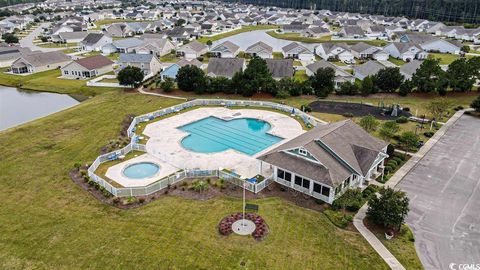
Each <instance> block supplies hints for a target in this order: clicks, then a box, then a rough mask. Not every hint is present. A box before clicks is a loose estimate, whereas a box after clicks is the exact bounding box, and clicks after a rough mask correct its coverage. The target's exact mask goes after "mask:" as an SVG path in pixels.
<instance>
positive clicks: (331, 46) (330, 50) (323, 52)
mask: <svg viewBox="0 0 480 270" xmlns="http://www.w3.org/2000/svg"><path fill="white" fill-rule="evenodd" d="M315 53H316V54H317V55H318V56H320V57H321V58H322V59H324V60H340V61H342V62H344V63H347V64H353V63H355V59H354V56H353V53H352V51H351V49H350V46H348V45H347V44H346V43H336V42H325V43H321V44H320V45H318V46H317V47H315Z"/></svg>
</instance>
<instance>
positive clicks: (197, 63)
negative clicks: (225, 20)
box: [176, 59, 202, 67]
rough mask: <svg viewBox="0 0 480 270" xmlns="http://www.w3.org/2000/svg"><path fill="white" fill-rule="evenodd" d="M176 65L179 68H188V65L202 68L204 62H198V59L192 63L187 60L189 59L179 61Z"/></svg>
mask: <svg viewBox="0 0 480 270" xmlns="http://www.w3.org/2000/svg"><path fill="white" fill-rule="evenodd" d="M176 64H177V65H178V66H179V67H183V66H188V65H191V66H196V67H201V66H202V62H200V61H198V60H197V59H192V60H190V61H189V60H187V59H182V60H180V61H178V62H177V63H176Z"/></svg>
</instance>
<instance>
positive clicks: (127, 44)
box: [112, 38, 144, 48]
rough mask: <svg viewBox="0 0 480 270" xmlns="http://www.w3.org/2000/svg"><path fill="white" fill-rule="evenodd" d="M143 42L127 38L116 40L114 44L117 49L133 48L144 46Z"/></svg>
mask: <svg viewBox="0 0 480 270" xmlns="http://www.w3.org/2000/svg"><path fill="white" fill-rule="evenodd" d="M143 42H144V41H143V40H141V39H138V38H126V39H119V40H115V41H114V42H113V43H112V44H113V45H114V46H115V47H117V48H132V47H136V46H139V45H141V44H143Z"/></svg>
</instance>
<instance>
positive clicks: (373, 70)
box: [353, 60, 385, 81]
mask: <svg viewBox="0 0 480 270" xmlns="http://www.w3.org/2000/svg"><path fill="white" fill-rule="evenodd" d="M384 68H385V66H384V65H382V64H380V63H379V62H377V61H373V60H371V61H368V62H366V63H364V64H361V65H359V66H355V67H353V75H354V76H355V78H357V79H359V80H361V81H363V79H365V78H366V77H368V76H374V75H376V74H377V73H378V72H379V71H380V70H382V69H384Z"/></svg>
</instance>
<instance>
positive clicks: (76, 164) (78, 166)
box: [73, 162, 82, 171]
mask: <svg viewBox="0 0 480 270" xmlns="http://www.w3.org/2000/svg"><path fill="white" fill-rule="evenodd" d="M73 167H74V168H75V169H76V170H77V171H78V170H79V169H80V167H82V164H81V163H80V162H75V164H73Z"/></svg>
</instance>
